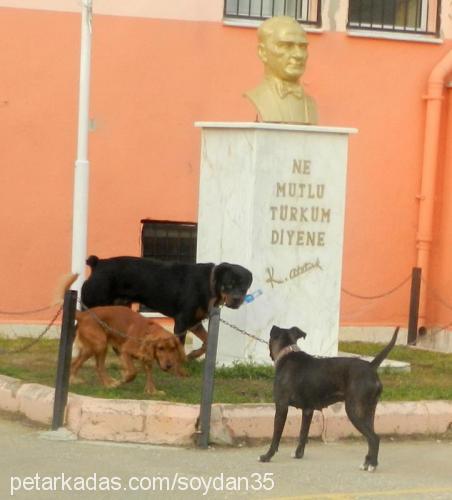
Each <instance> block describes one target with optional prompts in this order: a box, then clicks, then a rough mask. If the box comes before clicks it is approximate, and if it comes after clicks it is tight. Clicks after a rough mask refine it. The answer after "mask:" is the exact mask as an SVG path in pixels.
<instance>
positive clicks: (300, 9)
mask: <svg viewBox="0 0 452 500" xmlns="http://www.w3.org/2000/svg"><path fill="white" fill-rule="evenodd" d="M282 15H285V16H291V17H294V18H295V19H296V20H297V21H299V22H300V23H302V24H307V25H312V26H320V25H321V0H225V2H224V17H225V18H226V19H251V20H262V19H267V18H269V17H273V16H282Z"/></svg>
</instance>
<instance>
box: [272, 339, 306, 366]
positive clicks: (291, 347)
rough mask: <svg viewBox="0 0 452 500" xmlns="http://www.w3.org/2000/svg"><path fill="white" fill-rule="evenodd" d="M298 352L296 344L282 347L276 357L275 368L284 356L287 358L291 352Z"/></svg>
mask: <svg viewBox="0 0 452 500" xmlns="http://www.w3.org/2000/svg"><path fill="white" fill-rule="evenodd" d="M299 351H300V348H299V347H298V346H297V344H291V345H288V346H286V347H284V348H283V349H281V350H280V351H279V353H278V356H276V359H275V366H276V365H277V364H278V363H279V362H280V361H281V359H282V358H284V356H287V355H288V354H289V353H291V352H299Z"/></svg>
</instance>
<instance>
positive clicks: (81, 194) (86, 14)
mask: <svg viewBox="0 0 452 500" xmlns="http://www.w3.org/2000/svg"><path fill="white" fill-rule="evenodd" d="M91 21H92V0H82V25H81V48H80V82H79V110H78V137H77V159H76V161H75V172H74V204H73V215H72V217H73V220H72V272H74V273H78V274H79V277H78V279H77V281H76V282H75V283H74V285H73V287H72V288H73V289H74V290H77V291H78V292H80V289H81V286H82V283H83V281H84V270H85V260H86V252H87V239H88V238H87V236H88V188H89V161H88V133H89V90H90V72H91V31H92V29H91Z"/></svg>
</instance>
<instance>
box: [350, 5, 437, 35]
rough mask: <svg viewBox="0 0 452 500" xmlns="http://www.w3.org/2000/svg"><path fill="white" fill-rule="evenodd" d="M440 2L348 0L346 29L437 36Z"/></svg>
mask: <svg viewBox="0 0 452 500" xmlns="http://www.w3.org/2000/svg"><path fill="white" fill-rule="evenodd" d="M440 3H441V2H440V0H349V10H348V23H347V28H349V29H361V30H376V31H382V32H396V33H409V34H422V35H436V36H437V35H438V34H439V24H440V7H441V6H440Z"/></svg>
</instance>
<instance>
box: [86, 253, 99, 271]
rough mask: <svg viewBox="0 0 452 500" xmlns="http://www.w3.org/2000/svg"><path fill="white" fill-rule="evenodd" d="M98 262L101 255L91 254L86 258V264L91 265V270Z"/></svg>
mask: <svg viewBox="0 0 452 500" xmlns="http://www.w3.org/2000/svg"><path fill="white" fill-rule="evenodd" d="M98 262H99V257H98V256H97V255H90V256H89V257H88V258H87V259H86V265H87V266H89V267H90V268H91V270H93V269H94V268H95V267H96V266H97V263H98Z"/></svg>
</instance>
